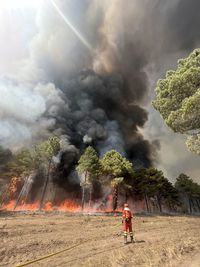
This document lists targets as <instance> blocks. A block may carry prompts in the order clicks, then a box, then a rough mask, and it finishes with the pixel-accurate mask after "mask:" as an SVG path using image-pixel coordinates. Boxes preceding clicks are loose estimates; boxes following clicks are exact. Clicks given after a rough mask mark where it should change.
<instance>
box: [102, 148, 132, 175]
mask: <svg viewBox="0 0 200 267" xmlns="http://www.w3.org/2000/svg"><path fill="white" fill-rule="evenodd" d="M100 162H101V167H102V172H103V173H104V174H105V175H108V176H110V177H112V178H116V177H124V175H126V174H127V173H132V172H133V165H132V163H131V162H129V161H128V160H127V159H126V158H124V157H122V156H121V155H120V153H118V152H117V151H116V150H111V151H108V152H107V153H106V154H105V155H104V157H103V158H102V159H101V161H100Z"/></svg>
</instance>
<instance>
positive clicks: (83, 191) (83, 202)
mask: <svg viewBox="0 0 200 267" xmlns="http://www.w3.org/2000/svg"><path fill="white" fill-rule="evenodd" d="M86 179H87V171H86V172H85V180H84V183H83V185H82V201H81V210H82V211H83V210H84V205H85V184H86Z"/></svg>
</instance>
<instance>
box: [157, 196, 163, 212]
mask: <svg viewBox="0 0 200 267" xmlns="http://www.w3.org/2000/svg"><path fill="white" fill-rule="evenodd" d="M156 198H157V203H158V208H159V212H160V213H161V212H162V205H161V197H160V196H156Z"/></svg>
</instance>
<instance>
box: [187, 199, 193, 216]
mask: <svg viewBox="0 0 200 267" xmlns="http://www.w3.org/2000/svg"><path fill="white" fill-rule="evenodd" d="M188 203H189V213H190V214H191V213H192V205H191V199H190V197H188Z"/></svg>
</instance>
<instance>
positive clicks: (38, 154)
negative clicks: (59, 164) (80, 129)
mask: <svg viewBox="0 0 200 267" xmlns="http://www.w3.org/2000/svg"><path fill="white" fill-rule="evenodd" d="M59 150H60V143H59V138H57V137H50V138H49V139H48V140H47V141H44V142H42V143H40V144H38V145H36V146H34V147H32V148H31V149H23V150H22V151H20V152H18V153H17V154H15V155H14V156H13V158H12V160H11V161H10V162H9V163H8V164H7V166H6V169H7V176H9V177H14V176H17V177H18V178H19V180H23V179H24V185H23V187H22V189H21V192H20V194H19V196H18V198H17V201H16V204H15V207H14V208H16V206H17V205H18V203H19V201H21V200H23V201H26V198H27V196H28V193H29V191H30V189H31V186H32V183H33V179H32V178H33V176H34V175H35V172H37V171H38V169H39V168H43V170H44V173H45V183H44V187H43V190H42V195H41V200H40V208H42V205H43V200H44V196H45V192H46V188H47V184H48V181H49V176H50V172H51V170H52V167H53V156H55V155H56V154H57V153H58V152H59Z"/></svg>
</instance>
